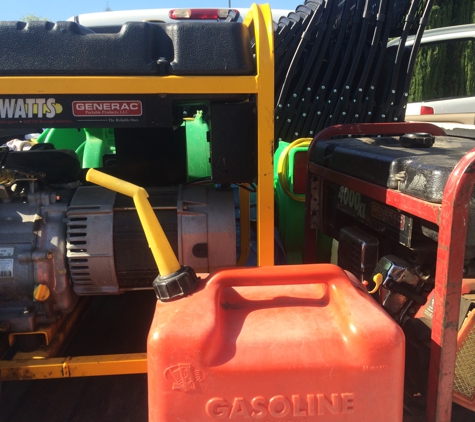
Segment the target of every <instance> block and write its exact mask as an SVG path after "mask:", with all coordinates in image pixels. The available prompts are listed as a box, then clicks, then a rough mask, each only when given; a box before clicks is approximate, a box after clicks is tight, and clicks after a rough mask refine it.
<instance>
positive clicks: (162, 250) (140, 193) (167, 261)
mask: <svg viewBox="0 0 475 422" xmlns="http://www.w3.org/2000/svg"><path fill="white" fill-rule="evenodd" d="M86 180H87V181H89V182H93V183H96V184H98V185H101V186H104V187H105V188H108V189H111V190H114V191H116V192H119V193H121V194H123V195H127V196H131V197H132V198H133V199H134V204H135V208H136V209H137V214H138V215H139V218H140V222H141V223H142V226H143V230H144V232H145V236H146V238H147V241H148V246H149V248H150V249H151V250H152V254H153V257H154V258H155V262H156V264H157V267H158V269H159V270H160V274H161V276H162V277H164V276H167V275H170V274H172V273H174V272H176V271H178V270H179V269H180V268H181V265H180V263H179V262H178V260H177V258H176V256H175V253H174V252H173V249H172V247H171V245H170V242H169V241H168V239H167V236H166V234H165V232H164V231H163V229H162V226H161V225H160V223H159V221H158V219H157V216H156V215H155V213H154V211H153V209H152V206H151V205H150V202H149V201H148V199H147V198H148V193H147V191H146V190H145V189H144V188H141V187H140V186H137V185H134V184H132V183H129V182H126V181H124V180H121V179H118V178H117V177H113V176H110V175H108V174H105V173H102V172H100V171H98V170H94V169H90V170H89V171H88V172H87V174H86Z"/></svg>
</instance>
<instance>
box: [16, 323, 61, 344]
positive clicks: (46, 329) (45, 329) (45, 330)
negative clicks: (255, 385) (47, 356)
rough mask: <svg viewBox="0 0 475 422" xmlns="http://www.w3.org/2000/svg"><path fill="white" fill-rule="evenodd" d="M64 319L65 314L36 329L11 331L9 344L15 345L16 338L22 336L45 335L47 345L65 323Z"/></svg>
mask: <svg viewBox="0 0 475 422" xmlns="http://www.w3.org/2000/svg"><path fill="white" fill-rule="evenodd" d="M63 320H64V316H63V317H62V318H61V319H60V320H58V321H56V322H55V323H53V324H50V325H45V326H40V327H39V328H38V329H37V330H35V331H25V332H23V333H10V334H8V344H9V345H10V346H13V344H15V341H16V339H17V338H20V337H25V336H26V337H28V336H42V337H44V340H45V345H46V346H47V345H48V344H49V343H50V341H51V339H52V338H53V337H54V335H55V334H56V332H57V331H58V328H59V326H60V325H61V324H62V323H63Z"/></svg>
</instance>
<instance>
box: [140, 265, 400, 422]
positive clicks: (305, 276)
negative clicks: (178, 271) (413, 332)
mask: <svg viewBox="0 0 475 422" xmlns="http://www.w3.org/2000/svg"><path fill="white" fill-rule="evenodd" d="M147 359H148V391H149V421H150V422H172V421H174V422H175V421H176V422H178V421H180V422H185V421H186V422H201V421H214V420H223V421H224V420H234V421H241V420H242V421H246V420H249V421H263V422H267V421H269V422H270V421H273V422H274V421H275V422H277V421H283V422H298V421H301V422H312V421H335V422H340V421H352V422H361V421H365V422H371V421H374V422H381V421H385V422H392V421H399V422H400V421H402V412H403V382H404V335H403V333H402V330H401V329H400V327H399V326H398V325H397V324H396V323H395V322H394V321H393V320H392V319H391V318H390V317H389V316H388V315H387V314H386V313H385V312H384V311H383V310H382V309H381V308H380V306H379V305H378V304H377V303H376V302H375V301H374V300H373V299H372V298H371V297H370V296H369V295H368V294H367V293H365V292H364V291H363V290H362V289H360V288H359V287H358V286H357V285H356V282H355V284H353V283H352V282H351V281H350V279H349V278H348V276H347V275H346V273H345V272H344V271H343V270H341V269H340V268H339V267H337V266H334V265H330V264H319V265H289V266H277V267H260V268H239V269H225V270H221V271H218V272H215V273H214V274H211V275H210V276H209V277H208V278H207V279H206V280H205V281H203V282H202V283H201V286H200V288H199V289H198V290H197V291H196V292H194V293H193V294H192V295H190V296H188V297H185V298H182V299H179V300H176V301H173V302H168V303H162V302H158V303H157V308H156V311H155V317H154V320H153V323H152V327H151V330H150V334H149V338H148V350H147Z"/></svg>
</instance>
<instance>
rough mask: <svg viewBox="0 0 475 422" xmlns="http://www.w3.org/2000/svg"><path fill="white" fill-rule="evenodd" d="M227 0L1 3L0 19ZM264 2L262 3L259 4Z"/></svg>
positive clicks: (277, 0)
mask: <svg viewBox="0 0 475 422" xmlns="http://www.w3.org/2000/svg"><path fill="white" fill-rule="evenodd" d="M228 1H229V0H206V1H203V0H172V1H170V0H168V1H166V2H164V1H152V0H133V1H131V0H127V1H126V0H76V1H71V0H40V1H38V0H0V5H3V7H1V8H0V20H3V21H5V20H20V19H21V18H22V17H23V16H27V15H29V14H33V15H35V16H39V17H44V18H48V20H51V21H53V22H56V21H58V20H66V19H67V18H69V17H71V16H74V15H78V14H80V13H91V12H102V11H104V10H105V9H106V7H107V6H109V7H110V8H111V9H112V10H128V9H154V8H169V7H227V6H228ZM252 3H253V2H252V1H251V0H231V6H232V7H249V6H250V5H251V4H252ZM260 3H264V1H262V2H260ZM269 3H270V5H271V7H272V8H273V9H295V7H296V6H297V5H298V4H301V3H303V1H299V0H294V1H292V2H289V1H285V0H270V1H269Z"/></svg>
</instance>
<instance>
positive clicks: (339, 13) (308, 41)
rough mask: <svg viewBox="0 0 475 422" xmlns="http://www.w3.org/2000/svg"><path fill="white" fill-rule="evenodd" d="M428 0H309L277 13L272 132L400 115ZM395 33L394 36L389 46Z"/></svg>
mask: <svg viewBox="0 0 475 422" xmlns="http://www.w3.org/2000/svg"><path fill="white" fill-rule="evenodd" d="M432 4H433V0H396V1H390V0H341V1H337V0H327V1H323V0H312V1H307V2H305V3H304V4H303V5H300V6H298V7H297V8H296V9H295V12H292V13H290V14H289V15H288V16H287V17H282V18H281V19H280V20H279V22H278V24H277V29H276V31H275V84H276V89H275V99H276V102H275V139H276V140H277V141H278V140H284V141H286V142H291V141H293V140H295V139H298V138H303V137H312V136H314V135H315V134H316V133H317V132H318V131H320V130H322V129H323V128H325V127H328V126H330V125H335V124H343V123H363V122H390V121H401V120H404V115H405V107H406V104H407V93H408V89H409V85H410V80H411V77H412V72H413V68H414V60H415V57H416V54H417V50H418V48H419V45H420V40H421V37H422V33H423V30H424V28H425V26H426V24H427V18H428V16H429V13H430V10H431V8H432ZM414 34H415V38H416V39H415V40H414V42H413V44H412V46H408V45H406V41H407V37H408V36H409V35H414ZM393 37H400V43H399V45H398V46H397V48H391V49H388V48H387V44H388V40H389V39H390V38H393Z"/></svg>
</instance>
